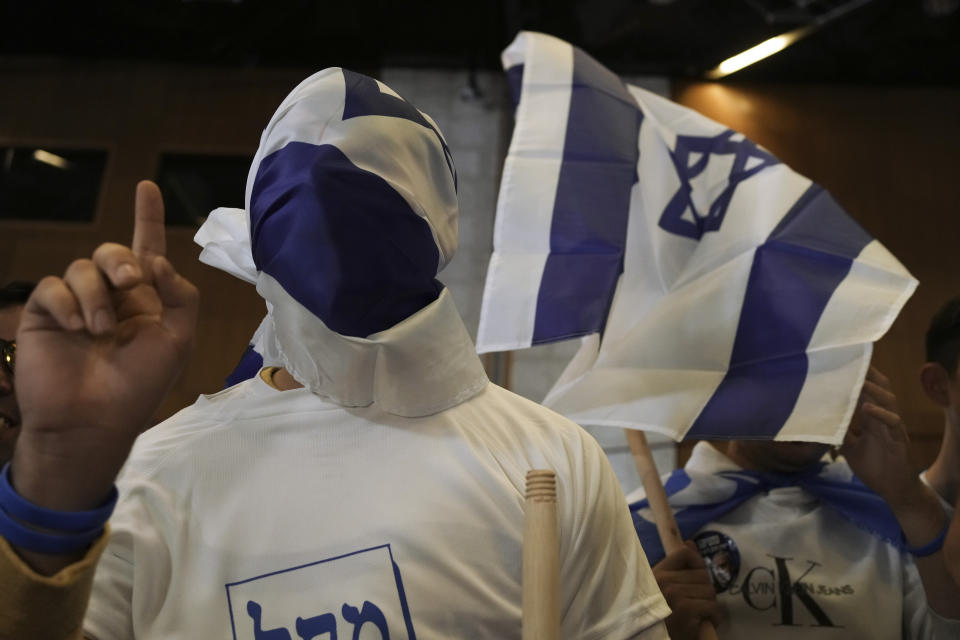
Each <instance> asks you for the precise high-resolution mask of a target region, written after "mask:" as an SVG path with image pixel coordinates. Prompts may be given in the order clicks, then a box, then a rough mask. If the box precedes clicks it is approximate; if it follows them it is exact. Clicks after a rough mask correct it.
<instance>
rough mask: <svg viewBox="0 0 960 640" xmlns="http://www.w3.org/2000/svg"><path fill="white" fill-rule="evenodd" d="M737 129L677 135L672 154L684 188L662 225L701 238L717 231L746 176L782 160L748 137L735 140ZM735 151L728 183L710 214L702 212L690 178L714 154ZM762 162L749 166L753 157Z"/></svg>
mask: <svg viewBox="0 0 960 640" xmlns="http://www.w3.org/2000/svg"><path fill="white" fill-rule="evenodd" d="M733 135H734V132H733V131H730V130H727V131H725V132H723V133H721V134H720V135H718V136H713V137H707V136H677V146H676V148H675V149H674V150H673V152H672V153H671V154H670V156H671V157H672V158H673V165H674V167H675V168H676V170H677V176H678V177H679V178H680V188H678V189H677V192H676V193H675V194H674V195H673V198H671V199H670V202H668V203H667V206H666V208H665V209H664V210H663V215H661V216H660V222H659V225H660V228H661V229H663V230H664V231H669V232H670V233H675V234H677V235H681V236H686V237H687V238H693V239H694V240H699V239H700V238H701V237H703V234H704V233H706V232H707V231H716V230H717V229H719V228H720V225H721V224H722V223H723V218H724V216H726V215H727V208H728V207H729V206H730V200H731V199H732V198H733V192H734V191H735V190H736V188H737V185H739V184H740V183H741V182H743V181H744V180H746V179H748V178H750V177H752V176H754V175H755V174H757V173H758V172H760V171H762V170H763V169H765V168H767V167H769V166H772V165H775V164H778V163H779V160H777V159H776V158H774V157H773V156H772V155H770V154H769V153H767V152H766V151H764V150H763V149H761V148H760V147H758V146H757V145H755V144H754V143H752V142H750V141H749V140H747V139H746V138H743V139H742V140H731V138H732V137H733ZM693 154H700V157H699V158H697V161H696V162H694V163H693V164H690V156H691V155H693ZM730 154H733V157H734V158H733V167H732V168H731V169H730V175H729V177H728V178H727V186H726V188H725V189H724V190H723V192H722V193H721V194H720V195H719V196H717V198H716V199H715V200H714V201H713V202H712V203H710V208H709V209H708V210H707V212H706V214H704V213H701V212H700V211H699V210H698V209H697V207H696V206H695V205H694V203H693V198H692V197H691V196H692V192H693V187H692V185H691V184H690V181H691V180H692V179H693V178H696V177H697V176H698V175H700V174H701V173H703V171H704V170H705V169H706V168H707V165H708V164H709V162H710V156H711V155H730ZM753 159H756V160H759V163H757V164H754V166H752V167H750V168H749V169H747V163H748V162H750V161H751V160H753ZM688 210H689V211H690V213H691V214H692V217H693V219H692V220H690V219H688V218H684V217H683V216H684V213H686V211H688Z"/></svg>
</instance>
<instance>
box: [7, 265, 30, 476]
mask: <svg viewBox="0 0 960 640" xmlns="http://www.w3.org/2000/svg"><path fill="white" fill-rule="evenodd" d="M35 286H36V285H34V283H32V282H26V281H22V280H14V281H12V282H9V283H7V284H6V285H4V286H2V287H0V465H4V464H6V463H7V462H8V461H9V460H10V458H12V457H13V447H14V445H16V443H17V436H19V435H20V408H19V407H18V406H17V394H16V391H15V389H14V385H13V367H14V363H15V361H16V353H17V343H16V340H15V338H16V336H17V328H18V327H19V326H20V316H21V315H22V314H23V305H25V304H26V303H27V299H28V298H30V294H31V293H33V289H34V287H35Z"/></svg>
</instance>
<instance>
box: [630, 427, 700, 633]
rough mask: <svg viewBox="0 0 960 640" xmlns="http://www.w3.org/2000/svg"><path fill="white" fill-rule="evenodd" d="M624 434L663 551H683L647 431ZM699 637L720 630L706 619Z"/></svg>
mask: <svg viewBox="0 0 960 640" xmlns="http://www.w3.org/2000/svg"><path fill="white" fill-rule="evenodd" d="M624 431H626V432H627V444H629V445H630V453H632V454H633V463H634V464H635V465H636V466H637V473H639V474H640V481H641V482H642V483H643V490H644V491H645V492H646V494H647V501H648V502H649V503H650V511H652V512H653V521H654V524H656V525H657V534H658V535H659V536H660V544H662V545H663V550H664V551H666V552H667V553H668V554H669V553H673V552H674V551H677V550H679V549H681V548H683V536H681V535H680V528H679V527H678V526H677V520H676V518H674V517H673V509H671V508H670V503H669V502H667V492H666V491H664V489H663V481H661V480H660V474H659V473H657V465H656V464H654V462H653V454H652V453H650V445H649V444H647V436H646V435H645V434H644V433H643V431H637V430H636V429H624ZM697 637H698V638H699V640H717V630H716V629H715V628H714V627H713V623H711V622H710V621H709V620H702V621H701V622H700V629H699V631H698V634H697Z"/></svg>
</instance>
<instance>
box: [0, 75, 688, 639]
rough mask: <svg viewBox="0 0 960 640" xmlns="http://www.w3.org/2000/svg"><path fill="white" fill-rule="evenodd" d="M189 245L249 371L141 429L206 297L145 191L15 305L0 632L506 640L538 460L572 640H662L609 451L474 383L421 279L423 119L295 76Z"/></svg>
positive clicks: (434, 193)
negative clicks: (248, 292) (229, 198)
mask: <svg viewBox="0 0 960 640" xmlns="http://www.w3.org/2000/svg"><path fill="white" fill-rule="evenodd" d="M197 240H198V242H200V243H201V244H203V245H204V258H203V259H204V260H205V261H207V262H210V263H213V264H216V265H217V266H220V267H222V268H224V269H225V270H227V271H228V272H230V273H232V274H234V275H236V276H238V277H241V278H244V279H246V280H248V281H249V282H251V283H254V284H255V285H256V288H257V291H258V292H259V293H260V295H261V296H263V298H264V299H265V300H266V304H267V309H268V313H267V317H266V318H265V320H264V323H263V324H262V325H261V327H260V329H259V330H258V332H257V335H256V338H255V340H254V346H255V348H256V353H258V354H259V355H258V356H257V357H259V358H262V363H263V364H264V365H266V366H265V367H264V368H263V369H262V370H261V371H260V372H259V373H257V375H254V376H253V377H251V378H249V379H247V380H245V381H243V382H241V383H239V384H237V385H235V386H232V387H230V388H228V389H226V390H224V391H222V392H220V393H217V394H213V395H209V396H202V397H201V398H199V399H198V400H197V402H196V404H194V405H192V406H190V407H188V408H186V409H184V410H182V411H181V412H180V413H178V414H177V415H175V416H173V417H172V418H170V419H169V420H167V421H165V422H164V423H162V424H160V425H158V426H155V427H153V428H152V429H150V430H149V431H146V432H144V433H142V434H141V432H142V431H143V430H144V428H145V427H147V426H148V420H149V419H150V416H151V414H152V412H153V411H154V409H155V407H156V406H157V404H158V403H159V401H160V399H161V397H162V396H163V394H164V392H165V391H166V389H167V388H168V387H169V386H170V384H171V382H172V380H173V379H174V377H175V376H176V374H177V371H178V369H179V368H180V366H181V365H182V363H183V362H184V361H185V357H186V353H187V351H188V350H189V347H190V343H191V341H192V340H193V335H194V322H195V319H196V314H197V298H198V294H197V291H196V289H195V288H194V287H193V286H192V285H191V284H190V283H189V282H187V281H186V280H184V278H183V277H181V276H179V275H177V274H176V272H175V271H174V270H173V267H172V266H171V265H170V263H169V261H167V259H166V258H165V257H164V228H163V219H162V202H161V199H160V194H159V192H158V190H157V189H156V187H155V186H153V185H152V184H150V183H144V184H141V185H140V186H139V188H138V191H137V205H136V224H135V233H134V240H133V244H132V247H130V248H127V247H124V246H121V245H116V244H107V245H103V246H101V247H100V248H98V249H97V251H96V252H95V253H94V254H93V257H92V259H90V260H80V261H77V262H75V263H73V265H71V266H70V268H68V269H67V271H66V273H65V274H64V276H63V277H62V278H54V277H51V278H47V279H45V280H44V281H43V282H41V283H40V286H39V287H38V289H37V291H36V293H35V294H34V295H33V297H32V298H31V299H30V301H29V302H28V303H27V305H26V309H25V311H24V319H23V323H22V324H21V327H20V331H19V334H18V343H19V352H18V354H19V355H18V358H19V359H18V362H17V368H18V373H17V385H18V393H19V397H20V405H21V411H22V415H23V427H22V434H21V439H20V444H19V447H18V449H17V451H16V453H15V457H14V460H13V463H12V465H11V466H10V467H8V468H7V469H6V470H5V471H4V474H3V480H2V482H0V534H2V536H3V538H4V539H5V542H0V596H2V597H0V637H3V638H22V639H26V638H30V639H31V640H46V639H54V638H55V639H57V640H62V639H63V638H80V637H87V638H91V639H96V640H113V639H120V638H123V639H131V638H137V639H147V638H157V639H159V638H164V639H170V638H250V639H258V640H264V639H272V640H290V639H292V638H297V637H299V638H303V639H304V640H307V639H312V638H330V639H331V640H333V639H334V638H337V637H340V638H351V637H352V638H359V637H363V638H384V639H386V638H392V639H394V640H397V639H403V638H409V639H411V640H412V639H413V638H421V639H430V638H437V639H439V638H456V637H460V638H466V637H473V638H519V637H520V629H521V614H522V611H521V607H520V603H521V584H520V582H521V542H522V534H523V496H524V480H525V475H526V473H527V471H528V470H530V469H533V468H546V469H551V470H553V471H555V472H556V476H557V493H558V505H557V508H558V520H559V522H558V526H559V547H560V549H559V551H560V584H559V596H560V606H561V610H562V620H561V628H562V633H563V635H564V637H567V638H581V639H585V640H586V639H594V638H597V639H599V638H665V637H666V630H665V627H664V625H663V623H662V620H663V619H664V618H665V617H666V616H667V615H668V613H669V609H668V608H667V606H666V603H665V601H664V599H663V597H662V595H661V594H660V592H659V590H658V588H657V586H656V583H655V581H654V579H653V575H652V573H651V571H650V568H649V566H648V565H647V564H646V562H645V560H644V556H643V551H642V549H641V548H640V545H639V542H638V540H637V538H636V534H635V532H634V530H633V527H632V526H631V522H630V517H629V513H628V512H627V510H626V508H625V502H624V499H623V495H622V493H621V491H620V488H619V485H618V483H617V480H616V477H615V475H614V474H613V471H612V469H611V468H610V465H609V463H608V462H607V461H606V459H605V457H604V455H603V453H602V451H601V449H600V448H599V446H598V445H597V444H596V443H595V441H594V440H593V439H592V438H590V437H589V436H588V435H586V434H585V432H583V431H582V430H581V429H580V428H579V427H577V426H576V425H574V424H573V423H571V422H569V421H567V420H565V419H563V418H561V417H559V416H557V415H556V414H553V413H552V412H550V411H549V410H546V409H544V408H542V407H540V406H538V405H536V404H534V403H531V402H528V401H526V400H524V399H522V398H520V397H518V396H515V395H513V394H511V393H509V392H507V391H505V390H503V389H501V388H499V387H497V386H495V385H493V384H490V383H489V382H488V381H487V378H486V375H485V373H484V370H483V368H482V366H481V364H480V361H479V359H478V358H477V356H476V353H475V351H474V347H473V344H472V342H471V340H470V338H469V335H468V333H467V331H466V329H465V328H464V326H463V323H462V321H461V320H460V317H459V315H458V314H457V311H456V308H455V307H454V305H453V301H452V298H451V296H450V293H449V292H448V291H447V290H446V289H444V288H443V286H442V285H441V284H440V283H439V282H438V281H437V280H436V279H435V276H436V274H437V272H438V271H439V270H440V269H441V268H443V266H444V265H446V264H447V262H448V261H449V260H450V259H451V257H452V256H453V252H454V250H455V248H456V244H457V195H456V172H455V169H454V165H453V161H452V158H451V155H450V152H449V149H448V148H447V144H446V142H445V140H444V139H443V136H442V135H441V133H440V131H439V129H438V128H437V126H436V124H435V123H434V122H433V121H432V120H431V119H430V118H429V117H428V116H426V115H425V114H423V113H421V112H420V111H418V110H416V109H415V108H413V107H412V106H411V105H409V104H408V103H407V102H406V101H405V100H403V99H402V98H401V97H400V96H398V95H397V94H396V93H395V92H393V91H392V90H391V89H390V88H389V87H387V86H386V85H384V84H382V83H380V82H378V81H376V80H373V79H371V78H368V77H366V76H363V75H360V74H356V73H352V72H350V71H347V70H344V69H336V68H334V69H327V70H324V71H321V72H319V73H317V74H315V75H313V76H311V77H309V78H307V79H306V80H305V81H304V82H303V83H301V84H300V85H299V86H298V87H297V88H296V89H294V90H293V92H292V93H291V94H290V95H289V96H288V97H287V98H286V99H285V100H284V102H283V103H282V104H281V105H280V108H279V109H278V111H277V112H276V114H275V115H274V116H273V118H272V119H271V120H270V123H269V124H268V126H267V128H266V130H265V131H264V133H263V136H262V138H261V144H260V148H259V150H258V152H257V154H256V156H255V159H254V163H253V166H252V167H251V170H250V174H249V179H248V184H247V193H246V209H244V210H228V209H220V210H218V211H216V212H214V213H213V214H212V215H211V216H210V218H209V221H208V223H207V224H206V225H205V226H204V228H203V229H201V231H200V232H199V233H198V236H197ZM138 436H139V437H138ZM121 467H122V470H121ZM118 474H119V478H118V479H116V478H117V476H118ZM115 479H116V488H114V481H115ZM111 511H113V515H112V518H110V514H111ZM108 518H110V524H109V526H107V519H108Z"/></svg>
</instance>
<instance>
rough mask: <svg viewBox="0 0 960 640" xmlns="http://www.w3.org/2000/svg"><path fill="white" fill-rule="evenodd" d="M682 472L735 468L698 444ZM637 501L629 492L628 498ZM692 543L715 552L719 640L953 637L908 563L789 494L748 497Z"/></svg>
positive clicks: (953, 627) (811, 501) (955, 629)
mask: <svg viewBox="0 0 960 640" xmlns="http://www.w3.org/2000/svg"><path fill="white" fill-rule="evenodd" d="M685 468H686V469H687V470H689V471H698V472H701V473H714V472H719V471H732V470H738V469H739V468H740V467H738V466H737V465H735V464H734V463H733V462H732V461H731V460H730V459H729V458H727V457H726V456H724V455H723V454H722V453H720V452H719V451H718V450H717V449H715V448H714V447H713V446H711V445H709V444H707V443H705V442H701V443H698V444H697V445H696V446H695V447H694V449H693V453H692V455H691V458H690V460H689V461H688V462H687V464H686V466H685ZM642 497H643V493H642V491H637V492H634V493H633V494H631V495H630V496H629V497H628V500H629V501H630V502H633V501H635V500H639V499H641V498H642ZM695 537H696V538H698V539H699V542H700V544H699V546H700V548H701V549H704V548H707V549H716V550H717V551H716V555H715V556H714V557H710V554H709V553H708V554H707V556H706V558H705V559H706V560H707V563H708V565H713V566H714V567H715V569H714V571H715V581H717V580H718V579H719V582H720V583H721V584H722V585H724V586H725V588H724V589H723V591H722V592H721V593H719V594H718V596H717V597H718V600H719V602H720V603H721V604H722V605H723V606H724V607H725V608H726V611H727V613H728V614H729V616H728V619H727V621H726V622H725V623H724V624H723V625H721V626H720V627H719V629H718V633H719V635H720V637H721V638H722V639H723V640H741V639H742V640H761V639H763V640H766V639H767V638H769V639H771V640H774V639H781V638H818V639H820V638H823V639H832V638H836V639H838V640H840V639H844V640H847V639H860V638H862V639H864V640H867V639H869V640H883V639H887V638H889V639H890V640H894V639H897V640H899V639H900V638H910V639H925V640H931V639H935V640H947V639H953V638H960V621H950V620H946V619H944V618H942V617H940V616H938V615H937V614H935V613H934V612H932V611H931V610H930V609H929V607H928V606H927V601H926V596H925V594H924V591H923V585H922V583H921V581H920V575H919V573H918V572H917V568H916V565H915V564H914V563H913V561H912V559H911V558H910V557H909V556H908V555H906V554H901V553H900V552H899V551H898V550H897V549H896V548H895V547H893V546H892V545H890V544H887V543H886V542H883V541H882V540H880V539H878V538H876V537H874V536H872V535H870V534H869V533H867V532H866V531H863V530H862V529H859V528H857V527H856V526H855V525H853V524H851V523H850V522H848V521H847V520H845V519H844V518H843V517H842V516H840V515H838V514H836V513H835V512H833V511H831V510H830V509H829V508H828V507H824V506H822V505H821V504H820V503H819V502H818V500H817V499H816V498H814V497H813V496H811V495H809V494H808V493H806V492H805V491H803V490H802V489H800V488H799V487H785V488H781V489H773V490H771V491H769V492H768V493H766V494H760V495H758V496H756V497H754V498H751V499H750V500H748V501H747V502H746V503H744V504H743V505H741V506H739V507H737V508H735V509H734V510H733V511H730V512H729V513H727V514H726V515H724V516H722V517H721V518H720V519H719V520H717V521H715V522H712V523H710V524H708V525H706V526H705V527H703V528H702V529H701V530H700V531H699V532H698V534H697V536H695ZM731 541H732V545H731ZM731 547H735V549H736V551H735V552H731V551H730V548H731Z"/></svg>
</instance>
